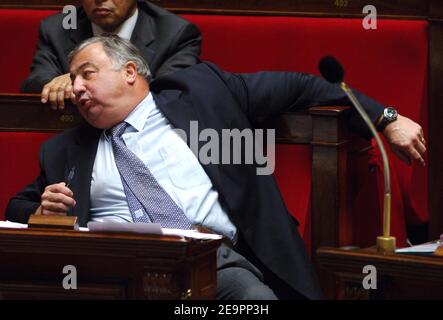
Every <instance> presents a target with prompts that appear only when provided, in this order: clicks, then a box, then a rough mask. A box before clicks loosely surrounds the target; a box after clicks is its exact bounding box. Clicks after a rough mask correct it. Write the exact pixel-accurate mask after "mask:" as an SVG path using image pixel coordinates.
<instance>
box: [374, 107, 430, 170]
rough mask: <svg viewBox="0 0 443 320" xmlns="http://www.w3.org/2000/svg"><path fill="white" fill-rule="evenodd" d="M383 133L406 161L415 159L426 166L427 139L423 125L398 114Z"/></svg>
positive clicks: (395, 150)
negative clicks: (424, 157)
mask: <svg viewBox="0 0 443 320" xmlns="http://www.w3.org/2000/svg"><path fill="white" fill-rule="evenodd" d="M383 135H384V136H385V138H386V139H387V141H388V142H389V144H390V146H391V149H392V151H393V152H394V153H395V154H396V155H397V156H398V157H399V158H400V159H401V160H403V161H404V162H406V163H407V164H409V165H410V164H411V163H412V161H413V160H417V161H419V162H420V163H421V164H422V165H423V166H425V160H424V159H423V154H424V153H425V152H426V141H425V138H424V135H423V129H422V128H421V126H420V125H419V124H417V123H415V122H414V121H412V120H411V119H409V118H406V117H403V116H401V115H398V118H397V120H396V121H394V122H392V123H390V124H388V125H387V126H386V128H385V130H384V131H383Z"/></svg>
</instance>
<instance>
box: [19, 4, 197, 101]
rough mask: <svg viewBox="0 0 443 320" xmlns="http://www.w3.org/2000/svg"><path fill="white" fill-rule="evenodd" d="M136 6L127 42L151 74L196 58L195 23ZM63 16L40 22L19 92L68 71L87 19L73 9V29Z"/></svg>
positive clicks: (88, 31) (83, 36) (86, 33)
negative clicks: (35, 48)
mask: <svg viewBox="0 0 443 320" xmlns="http://www.w3.org/2000/svg"><path fill="white" fill-rule="evenodd" d="M138 9H139V15H138V18H137V22H136V25H135V28H134V31H133V33H132V37H131V42H132V43H133V44H134V45H135V46H136V47H137V48H138V49H139V50H140V51H141V53H142V55H143V57H144V58H145V59H146V61H147V62H148V64H149V67H150V69H151V73H152V75H153V76H154V77H158V76H161V75H165V74H168V73H171V72H173V71H176V70H179V69H181V68H185V67H188V66H191V65H193V64H195V63H197V62H199V55H200V45H201V35H200V31H199V30H198V28H197V27H196V26H195V25H193V24H191V23H189V22H188V21H186V20H184V19H182V18H180V17H178V16H176V15H174V14H172V13H170V12H168V11H166V10H163V9H161V8H160V7H157V6H155V5H153V4H151V3H149V2H147V1H139V2H138ZM63 18H64V14H62V13H59V14H56V15H53V16H50V17H48V18H46V19H44V20H43V21H42V22H41V23H40V30H39V41H38V44H37V51H36V53H35V55H34V58H33V61H32V65H31V74H30V76H29V77H28V78H27V79H26V80H25V81H24V82H23V83H22V85H21V91H22V92H34V93H40V92H41V90H42V89H43V86H44V85H45V84H46V83H48V82H49V81H51V80H52V79H53V78H55V77H57V76H60V75H62V74H65V73H68V72H69V63H68V54H69V52H71V51H72V50H73V49H74V48H75V47H76V46H77V45H78V44H79V43H81V42H82V41H83V40H86V39H88V38H90V37H92V35H93V34H92V26H91V22H90V21H89V19H88V17H87V16H86V14H85V12H84V10H83V9H82V8H81V7H80V8H78V9H77V29H69V30H66V29H64V28H63V27H62V22H63Z"/></svg>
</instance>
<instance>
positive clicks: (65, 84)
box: [41, 73, 75, 110]
mask: <svg viewBox="0 0 443 320" xmlns="http://www.w3.org/2000/svg"><path fill="white" fill-rule="evenodd" d="M74 98H75V95H74V93H73V91H72V82H71V78H70V75H69V73H66V74H64V75H62V76H58V77H55V78H54V79H52V80H51V81H50V82H48V83H47V84H45V86H44V87H43V90H42V99H41V101H42V103H46V102H48V101H49V103H50V104H51V109H53V110H57V108H59V109H60V110H63V109H64V108H65V99H71V101H74Z"/></svg>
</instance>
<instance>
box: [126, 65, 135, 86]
mask: <svg viewBox="0 0 443 320" xmlns="http://www.w3.org/2000/svg"><path fill="white" fill-rule="evenodd" d="M124 71H125V76H126V81H128V83H129V84H134V82H135V79H136V78H137V65H136V64H135V62H133V61H128V62H126V64H125V67H124Z"/></svg>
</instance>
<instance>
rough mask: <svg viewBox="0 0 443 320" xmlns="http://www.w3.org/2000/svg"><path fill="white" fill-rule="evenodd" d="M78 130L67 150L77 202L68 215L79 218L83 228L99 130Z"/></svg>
mask: <svg viewBox="0 0 443 320" xmlns="http://www.w3.org/2000/svg"><path fill="white" fill-rule="evenodd" d="M84 126H85V127H84V128H82V130H79V135H78V137H77V139H76V144H75V145H72V146H71V147H70V148H69V149H68V168H67V169H68V170H71V169H72V168H73V167H75V175H74V178H73V180H72V184H71V190H72V192H73V193H74V198H75V200H76V202H77V204H76V206H75V208H74V209H73V210H72V211H73V212H70V214H75V215H76V216H78V218H79V223H80V225H82V226H85V225H86V224H87V222H88V221H89V206H90V190H91V177H92V169H93V166H94V160H95V155H96V153H97V146H98V141H99V138H100V134H101V130H99V129H95V128H92V127H90V126H87V125H84ZM68 172H69V171H68Z"/></svg>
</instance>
